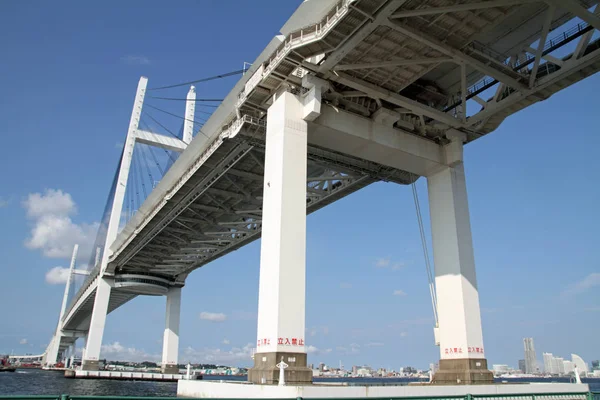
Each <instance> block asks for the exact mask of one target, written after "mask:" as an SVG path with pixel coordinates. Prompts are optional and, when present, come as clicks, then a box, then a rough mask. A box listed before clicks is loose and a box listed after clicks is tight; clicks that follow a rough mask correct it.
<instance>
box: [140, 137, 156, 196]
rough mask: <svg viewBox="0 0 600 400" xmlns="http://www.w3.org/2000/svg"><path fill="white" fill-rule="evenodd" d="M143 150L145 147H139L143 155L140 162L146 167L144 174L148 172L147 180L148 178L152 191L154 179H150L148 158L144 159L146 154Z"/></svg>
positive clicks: (150, 171)
mask: <svg viewBox="0 0 600 400" xmlns="http://www.w3.org/2000/svg"><path fill="white" fill-rule="evenodd" d="M144 150H145V146H143V147H142V146H140V151H141V152H142V153H143V154H142V160H143V161H144V166H145V167H146V172H148V178H150V186H152V189H154V178H153V177H152V170H151V169H150V166H149V165H148V158H147V157H146V152H144Z"/></svg>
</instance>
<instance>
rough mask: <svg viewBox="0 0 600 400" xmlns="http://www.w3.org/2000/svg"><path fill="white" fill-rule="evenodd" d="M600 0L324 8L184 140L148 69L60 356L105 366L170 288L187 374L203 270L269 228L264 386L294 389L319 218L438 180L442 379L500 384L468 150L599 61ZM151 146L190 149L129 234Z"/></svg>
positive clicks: (357, 3) (306, 6)
mask: <svg viewBox="0 0 600 400" xmlns="http://www.w3.org/2000/svg"><path fill="white" fill-rule="evenodd" d="M597 3H598V2H597V1H594V0H581V1H579V0H544V1H539V0H466V1H456V0H426V1H416V0H340V1H334V0H318V1H317V0H308V1H305V2H303V3H302V4H301V5H300V7H299V8H298V9H297V11H296V12H295V13H294V14H293V15H292V16H291V18H290V19H289V20H288V21H287V22H286V23H285V24H284V25H283V27H282V28H281V30H280V32H281V35H278V36H276V37H274V38H273V39H272V40H271V42H270V43H269V44H268V45H267V46H266V47H265V49H264V50H263V51H262V53H261V54H260V55H259V56H258V57H257V59H256V60H255V61H254V62H253V63H252V66H251V68H250V69H249V70H247V71H245V73H244V75H243V76H242V77H241V78H240V80H239V81H238V82H237V84H236V85H235V86H234V88H233V89H232V90H231V92H230V93H229V94H228V95H227V96H226V98H225V99H224V100H223V101H222V102H221V104H220V105H219V107H218V108H216V110H215V111H214V112H213V113H212V115H211V116H210V118H209V119H208V121H206V122H205V123H204V124H203V126H202V127H201V128H200V129H195V108H196V104H197V99H196V97H195V96H196V93H195V91H194V87H191V88H190V90H189V92H188V94H187V97H186V98H185V99H184V100H185V105H186V107H185V113H184V115H183V117H182V119H183V120H184V123H183V132H182V136H181V138H178V137H170V136H167V135H163V134H159V133H156V132H154V131H152V130H150V129H147V128H145V127H144V126H141V124H140V121H142V112H143V111H144V109H145V108H144V107H145V99H146V98H147V95H148V93H150V92H151V90H153V89H156V90H158V89H161V88H148V80H147V78H145V77H142V78H141V79H140V81H139V84H138V87H137V92H136V95H135V100H134V105H133V111H132V114H131V120H130V124H129V128H128V131H127V139H126V142H125V145H124V149H123V154H122V157H121V159H120V163H119V165H118V167H117V173H116V176H115V181H114V183H113V187H112V189H111V191H110V195H109V202H108V206H107V210H106V212H105V216H104V218H103V220H102V225H101V228H100V231H99V234H98V240H97V242H96V246H95V250H94V254H91V255H90V257H91V261H92V262H91V263H90V265H91V267H92V269H91V270H90V271H87V272H85V274H86V277H85V281H84V282H83V284H82V285H81V287H80V288H79V290H78V291H77V293H75V294H74V295H73V297H72V299H71V301H70V303H69V304H66V303H67V302H66V299H67V297H68V296H67V295H65V300H64V301H63V308H62V310H61V316H60V319H59V323H58V326H57V329H56V333H55V335H54V337H53V339H52V340H51V342H50V345H49V346H48V349H47V351H46V359H45V362H46V363H47V364H53V363H56V361H57V360H58V359H59V357H60V356H61V354H63V353H64V352H66V351H67V349H68V348H69V347H71V346H73V344H74V342H75V341H76V340H77V339H78V338H84V339H85V342H86V345H85V350H84V353H83V357H82V359H83V363H82V368H83V369H86V370H94V369H97V368H98V360H99V359H100V357H101V354H100V349H101V343H102V336H103V331H104V325H105V321H106V317H107V315H108V314H109V313H110V312H111V311H113V310H115V309H116V308H118V307H119V306H121V305H123V304H124V303H126V302H128V301H130V300H132V299H133V298H135V297H136V296H140V295H164V296H166V327H165V332H164V344H163V359H162V368H163V371H164V372H165V373H172V372H174V370H176V369H177V362H178V340H179V319H180V315H179V313H180V302H181V289H182V287H183V286H184V284H185V280H186V278H187V276H188V275H189V274H190V273H192V272H193V271H195V270H196V269H198V268H201V267H202V266H204V265H206V264H208V263H210V262H211V261H213V260H215V259H217V258H219V257H222V256H224V255H226V254H227V253H229V252H231V251H233V250H235V249H238V248H240V247H242V246H244V245H246V244H248V243H250V242H252V241H254V240H256V239H258V238H259V237H262V241H261V257H260V283H259V288H258V291H259V292H258V293H259V306H258V332H257V342H256V343H257V348H256V355H255V357H254V368H252V369H251V370H250V374H249V380H250V381H252V382H255V383H275V382H277V381H278V374H279V371H278V369H277V368H276V367H275V364H276V363H277V362H278V361H279V360H280V358H281V357H285V358H286V362H287V363H288V364H289V365H290V367H289V368H288V369H287V370H286V372H285V374H286V375H285V380H286V381H287V382H288V383H293V382H297V383H308V382H310V381H311V380H312V372H311V371H310V370H309V369H308V368H307V360H306V358H307V357H306V345H305V340H304V331H305V329H304V328H305V327H304V324H305V307H304V306H305V280H306V277H305V253H306V245H305V241H306V215H307V214H308V213H312V212H314V211H316V210H318V209H320V208H322V207H325V206H327V205H329V204H331V203H334V202H335V201H337V200H339V199H341V198H343V197H345V196H347V195H349V194H351V193H353V192H355V191H357V190H360V189H361V188H363V187H365V186H367V185H369V184H371V183H373V182H377V181H386V182H394V183H397V184H401V185H409V184H412V183H414V182H415V181H416V180H417V179H419V178H421V177H423V178H425V179H426V180H427V185H428V193H429V211H430V215H431V228H432V243H433V255H434V264H435V267H434V272H433V276H432V284H431V288H432V290H431V294H432V302H433V308H434V315H435V317H436V326H435V328H434V332H435V339H436V344H437V345H439V346H440V359H441V360H440V370H439V371H438V372H437V373H436V375H435V377H434V381H435V382H436V383H454V384H456V382H457V379H460V382H462V383H474V382H490V381H491V379H492V375H491V373H490V372H489V371H488V368H487V361H486V358H485V351H484V344H483V335H482V331H481V316H480V307H479V294H478V291H477V282H476V277H475V264H474V257H473V248H472V238H471V229H470V221H469V212H468V201H467V193H466V180H465V170H464V165H463V146H464V145H465V144H468V143H470V142H472V141H474V140H477V139H479V138H481V137H483V136H486V135H488V134H490V133H491V132H493V131H494V130H495V129H497V128H498V126H499V125H500V124H501V123H502V121H503V120H504V119H505V118H507V117H509V116H511V115H512V114H514V113H517V112H519V111H520V110H522V109H524V108H526V107H528V106H530V105H532V104H534V103H537V102H539V101H543V100H545V99H547V98H549V97H550V96H552V95H553V94H554V93H556V92H558V91H560V90H562V89H564V88H567V87H569V86H570V85H573V84H574V83H576V82H578V81H580V80H582V79H585V78H586V77H588V76H590V75H592V74H594V73H596V72H597V71H598V70H599V69H600V50H599V47H600V45H599V41H598V39H597V37H596V36H594V34H595V33H597V32H598V30H599V29H600V18H599V16H598V15H599V14H600V7H598V6H597ZM173 86H177V85H173ZM152 93H155V92H152ZM194 134H195V135H194ZM140 144H145V145H150V146H153V147H156V148H159V149H164V150H167V151H171V152H177V153H178V154H179V157H178V158H177V159H176V161H174V162H173V163H172V165H171V166H170V168H169V169H168V171H167V172H166V173H165V174H164V176H163V177H162V179H161V180H160V182H158V184H156V185H155V186H154V187H153V188H152V191H151V192H150V193H149V195H148V196H147V197H146V199H145V200H144V201H143V204H141V205H140V206H139V208H138V209H137V211H136V213H135V215H133V217H131V218H130V219H129V220H128V221H127V223H126V224H125V225H124V226H122V227H121V229H120V227H119V225H120V222H121V216H122V214H123V207H124V203H125V202H124V199H125V195H126V189H127V186H128V179H130V176H131V174H132V171H131V169H132V165H133V166H134V167H135V158H134V149H135V148H136V147H137V146H139V145H140ZM74 259H75V257H74ZM73 262H74V261H73ZM73 262H72V265H71V269H72V270H76V269H75V268H74V265H73Z"/></svg>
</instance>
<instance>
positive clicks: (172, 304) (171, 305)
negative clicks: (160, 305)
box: [162, 287, 181, 367]
mask: <svg viewBox="0 0 600 400" xmlns="http://www.w3.org/2000/svg"><path fill="white" fill-rule="evenodd" d="M180 316H181V288H179V287H172V288H169V292H168V293H167V312H166V318H165V333H164V337H163V354H162V365H163V367H165V366H167V365H177V362H178V354H179V320H180Z"/></svg>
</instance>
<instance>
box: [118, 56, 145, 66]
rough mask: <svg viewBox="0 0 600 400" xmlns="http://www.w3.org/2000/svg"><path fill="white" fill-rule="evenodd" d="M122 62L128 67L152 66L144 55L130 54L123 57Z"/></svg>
mask: <svg viewBox="0 0 600 400" xmlns="http://www.w3.org/2000/svg"><path fill="white" fill-rule="evenodd" d="M121 62H123V63H125V64H128V65H148V64H150V59H149V58H148V57H146V56H142V55H135V54H128V55H126V56H123V57H121Z"/></svg>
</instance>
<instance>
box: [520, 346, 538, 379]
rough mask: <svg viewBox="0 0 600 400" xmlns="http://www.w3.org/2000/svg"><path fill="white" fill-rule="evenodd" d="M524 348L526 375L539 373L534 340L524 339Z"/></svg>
mask: <svg viewBox="0 0 600 400" xmlns="http://www.w3.org/2000/svg"><path fill="white" fill-rule="evenodd" d="M523 346H524V348H525V373H526V374H534V373H536V372H537V357H536V355H535V346H534V344H533V338H524V339H523Z"/></svg>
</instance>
